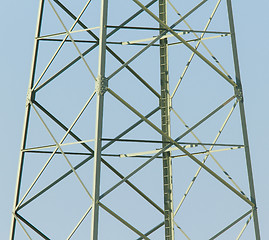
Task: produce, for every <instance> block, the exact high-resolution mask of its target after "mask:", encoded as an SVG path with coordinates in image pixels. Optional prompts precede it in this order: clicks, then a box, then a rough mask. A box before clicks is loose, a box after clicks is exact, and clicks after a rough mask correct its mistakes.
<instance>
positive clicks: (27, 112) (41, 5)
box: [10, 0, 44, 240]
mask: <svg viewBox="0 0 269 240" xmlns="http://www.w3.org/2000/svg"><path fill="white" fill-rule="evenodd" d="M43 9H44V0H40V2H39V10H38V17H37V25H36V38H35V43H34V51H33V60H32V69H31V74H30V80H29V86H28V94H27V100H26V109H25V117H24V125H23V133H22V141H21V152H20V157H19V165H18V173H17V182H16V189H15V197H14V204H13V210H12V211H13V215H12V219H11V228H10V240H13V239H15V231H16V218H15V214H16V208H17V205H18V203H19V198H20V189H21V180H22V172H23V164H24V155H25V153H24V152H23V151H22V150H23V149H25V146H26V139H27V132H28V127H29V118H30V112H31V111H30V110H31V105H30V103H29V99H30V100H32V99H33V96H34V94H33V93H32V87H33V83H34V76H35V69H36V62H37V53H38V47H39V40H37V38H38V37H39V36H40V31H41V22H42V16H43Z"/></svg>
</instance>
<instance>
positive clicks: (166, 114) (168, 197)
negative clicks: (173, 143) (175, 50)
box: [159, 0, 174, 240]
mask: <svg viewBox="0 0 269 240" xmlns="http://www.w3.org/2000/svg"><path fill="white" fill-rule="evenodd" d="M159 18H160V20H161V21H162V22H163V23H165V24H166V23H167V0H159ZM160 28H163V26H162V25H160ZM162 33H163V30H160V34H162ZM160 76H161V98H160V108H161V124H162V131H163V132H164V133H165V134H167V135H168V136H170V135H171V131H170V93H169V75H168V43H167V38H164V39H161V40H160ZM162 140H163V142H166V143H163V147H166V145H167V144H168V143H167V142H169V140H168V139H166V138H165V137H163V138H162ZM163 190H164V225H165V240H174V210H173V186H172V159H171V152H164V153H163Z"/></svg>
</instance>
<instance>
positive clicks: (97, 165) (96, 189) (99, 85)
mask: <svg viewBox="0 0 269 240" xmlns="http://www.w3.org/2000/svg"><path fill="white" fill-rule="evenodd" d="M107 10H108V0H102V1H101V13H100V15H101V19H100V36H99V63H98V77H97V79H96V82H95V88H96V93H97V101H96V123H95V146H94V170H93V171H94V172H93V195H92V197H93V202H92V226H91V240H97V239H98V220H99V197H100V174H101V151H102V141H101V138H102V128H103V109H104V94H105V92H106V90H107V80H106V78H105V63H106V30H107Z"/></svg>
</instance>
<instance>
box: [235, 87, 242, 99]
mask: <svg viewBox="0 0 269 240" xmlns="http://www.w3.org/2000/svg"><path fill="white" fill-rule="evenodd" d="M234 93H235V96H236V98H237V99H238V101H243V91H242V88H238V87H236V88H235V89H234Z"/></svg>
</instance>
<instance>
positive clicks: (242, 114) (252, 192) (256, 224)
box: [227, 0, 261, 240]
mask: <svg viewBox="0 0 269 240" xmlns="http://www.w3.org/2000/svg"><path fill="white" fill-rule="evenodd" d="M227 9H228V17H229V25H230V32H231V42H232V51H233V59H234V68H235V78H236V84H237V87H236V88H235V93H236V94H237V96H238V98H239V109H240V118H241V127H242V132H243V141H244V145H245V156H246V165H247V173H248V182H249V189H250V199H251V202H252V203H253V204H254V207H253V221H254V229H255V236H256V240H260V239H261V236H260V229H259V221H258V213H257V204H256V197H255V189H254V180H253V173H252V166H251V158H250V150H249V142H248V133H247V123H246V116H245V108H244V102H243V101H244V99H243V91H242V84H241V77H240V70H239V60H238V54H237V44H236V38H235V27H234V20H233V10H232V3H231V0H227Z"/></svg>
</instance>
